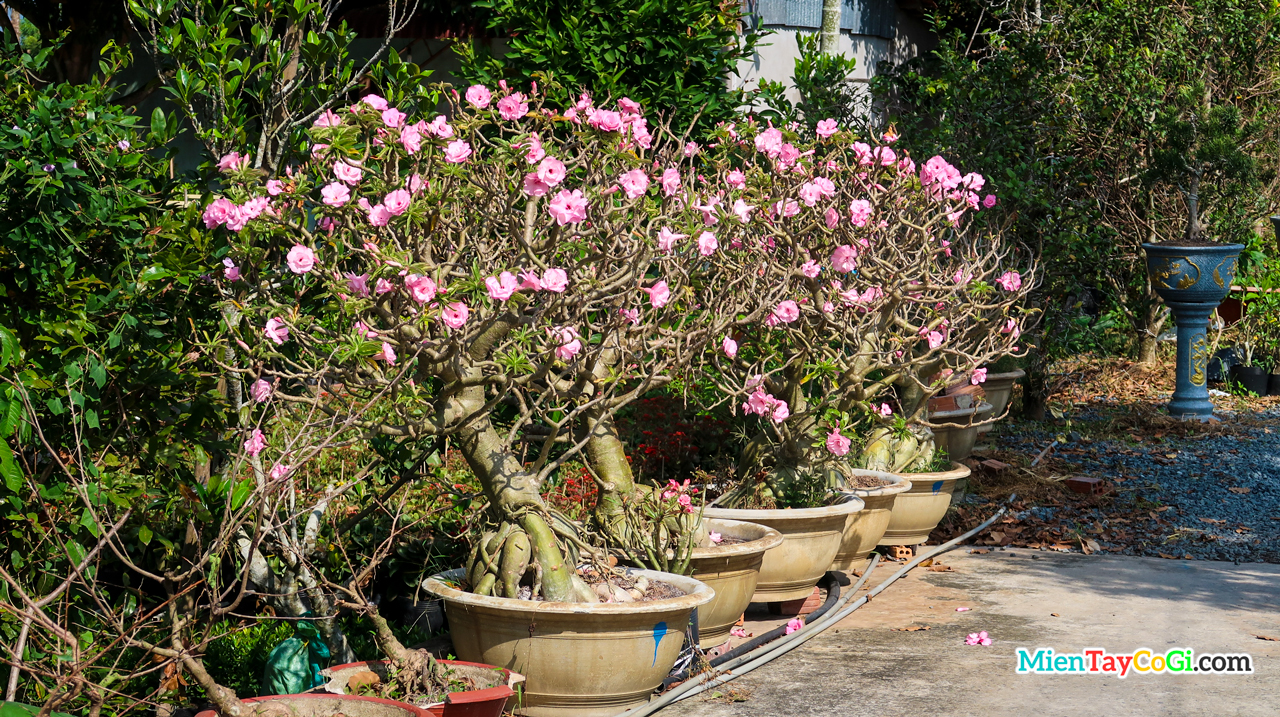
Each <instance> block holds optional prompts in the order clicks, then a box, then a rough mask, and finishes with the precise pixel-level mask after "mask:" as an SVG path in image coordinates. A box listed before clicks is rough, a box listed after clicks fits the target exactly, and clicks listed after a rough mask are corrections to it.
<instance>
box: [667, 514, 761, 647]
mask: <svg viewBox="0 0 1280 717" xmlns="http://www.w3.org/2000/svg"><path fill="white" fill-rule="evenodd" d="M709 531H715V532H717V533H719V534H720V535H722V536H724V537H727V538H739V539H741V540H745V541H747V542H745V543H737V544H735V545H712V546H710V547H706V548H694V550H693V555H692V556H690V559H689V566H690V567H691V568H692V572H691V575H692V576H693V578H694V579H696V580H699V581H701V582H704V583H706V584H707V585H709V586H710V587H711V589H712V590H715V591H716V596H715V597H714V598H712V600H711V602H709V603H707V604H706V605H703V606H702V607H700V608H698V644H699V645H701V646H702V647H715V646H716V645H720V644H723V643H724V641H725V640H727V639H729V630H731V629H733V625H734V623H736V622H737V621H738V618H739V617H741V616H742V612H743V611H744V610H746V609H747V605H749V604H750V603H751V596H752V595H754V594H755V591H756V582H757V581H758V580H759V578H760V565H761V564H762V563H763V562H764V554H765V551H767V550H770V549H772V548H776V547H778V546H779V545H781V544H782V533H779V532H778V531H776V530H774V529H773V528H769V527H767V526H764V525H757V524H755V523H744V522H742V521H740V520H720V519H715V518H703V520H702V525H701V526H699V532H700V535H699V536H698V537H699V539H700V540H699V544H702V545H705V544H707V541H706V540H705V539H704V537H705V536H706V535H707V533H708V532H709Z"/></svg>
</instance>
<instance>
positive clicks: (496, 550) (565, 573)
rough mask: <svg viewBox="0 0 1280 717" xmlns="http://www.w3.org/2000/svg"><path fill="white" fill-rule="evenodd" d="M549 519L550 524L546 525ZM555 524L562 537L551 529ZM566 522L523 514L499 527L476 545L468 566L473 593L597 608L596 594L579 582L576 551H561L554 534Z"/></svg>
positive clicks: (537, 514) (538, 515) (568, 524)
mask: <svg viewBox="0 0 1280 717" xmlns="http://www.w3.org/2000/svg"><path fill="white" fill-rule="evenodd" d="M548 518H550V520H548ZM553 524H554V525H555V527H556V528H560V531H557V530H556V529H553ZM565 526H569V527H570V528H571V526H572V524H571V523H569V522H568V521H564V520H558V519H557V518H555V517H553V516H543V515H541V514H539V513H537V512H534V511H526V512H525V513H524V514H522V515H520V516H519V517H518V519H517V520H515V521H511V520H507V521H503V522H502V523H500V524H499V526H498V528H497V529H496V530H491V531H487V532H485V533H484V535H482V536H481V539H480V540H478V541H476V543H475V547H474V548H473V549H472V554H471V558H470V562H469V564H468V565H467V580H468V582H469V584H470V586H471V591H472V592H474V593H476V594H479V595H492V596H495V597H505V598H517V597H521V591H522V588H528V589H529V593H528V595H529V596H533V597H538V598H540V599H542V600H546V601H550V602H595V601H596V599H597V598H596V594H595V592H594V591H592V589H591V588H590V587H588V586H587V584H586V583H585V582H583V580H582V578H580V577H578V575H577V569H576V561H575V560H566V553H569V557H570V558H576V551H573V550H571V549H566V548H562V547H561V543H562V542H567V541H562V539H561V538H559V537H558V536H557V532H561V533H563V532H566V528H565Z"/></svg>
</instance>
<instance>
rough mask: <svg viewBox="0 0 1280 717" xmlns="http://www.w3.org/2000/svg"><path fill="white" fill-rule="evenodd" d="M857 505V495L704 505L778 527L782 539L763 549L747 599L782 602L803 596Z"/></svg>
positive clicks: (714, 514) (716, 513)
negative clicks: (751, 505) (792, 503)
mask: <svg viewBox="0 0 1280 717" xmlns="http://www.w3.org/2000/svg"><path fill="white" fill-rule="evenodd" d="M860 510H862V499H861V498H858V497H856V496H849V500H847V501H846V502H843V503H840V504H837V505H830V506H826V507H823V508H790V509H782V510H738V509H732V508H714V507H711V508H707V509H706V510H704V511H703V513H702V515H703V517H705V518H717V519H721V520H742V521H746V522H748V523H759V524H760V525H767V526H769V527H770V528H773V529H774V530H776V531H778V532H779V533H782V537H783V541H782V544H781V545H779V546H777V547H776V548H771V549H770V550H769V551H768V552H766V553H765V554H764V562H763V563H761V565H760V580H759V582H757V583H756V591H755V594H754V595H752V596H751V601H752V602H782V601H784V600H798V599H800V598H804V597H808V596H809V594H810V593H812V592H813V586H814V585H817V584H818V580H819V579H820V578H821V577H822V576H823V575H824V574H825V573H826V572H827V570H828V569H829V568H830V567H831V561H832V560H834V559H835V557H836V553H837V552H838V551H839V550H840V541H841V540H842V539H843V538H844V524H845V520H847V518H848V516H849V515H850V514H851V513H856V512H858V511H860Z"/></svg>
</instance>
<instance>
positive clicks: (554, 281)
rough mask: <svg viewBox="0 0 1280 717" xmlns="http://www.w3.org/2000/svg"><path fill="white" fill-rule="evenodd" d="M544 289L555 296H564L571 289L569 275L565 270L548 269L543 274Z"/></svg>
mask: <svg viewBox="0 0 1280 717" xmlns="http://www.w3.org/2000/svg"><path fill="white" fill-rule="evenodd" d="M542 288H544V289H546V290H547V291H550V292H552V293H555V294H562V293H564V290H565V289H567V288H569V273H568V272H566V271H565V270H564V269H547V270H546V271H544V272H542Z"/></svg>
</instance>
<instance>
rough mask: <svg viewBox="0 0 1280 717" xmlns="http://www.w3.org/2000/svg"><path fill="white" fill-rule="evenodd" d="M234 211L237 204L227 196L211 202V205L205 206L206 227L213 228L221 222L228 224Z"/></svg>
mask: <svg viewBox="0 0 1280 717" xmlns="http://www.w3.org/2000/svg"><path fill="white" fill-rule="evenodd" d="M233 211H237V208H236V205H235V203H234V202H232V201H231V200H230V199H227V198H226V197H218V198H217V199H215V200H213V201H212V202H209V206H207V207H205V208H204V226H205V228H206V229H213V228H216V227H217V226H219V225H221V224H226V223H227V218H228V217H230V216H231V213H232V212H233Z"/></svg>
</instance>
